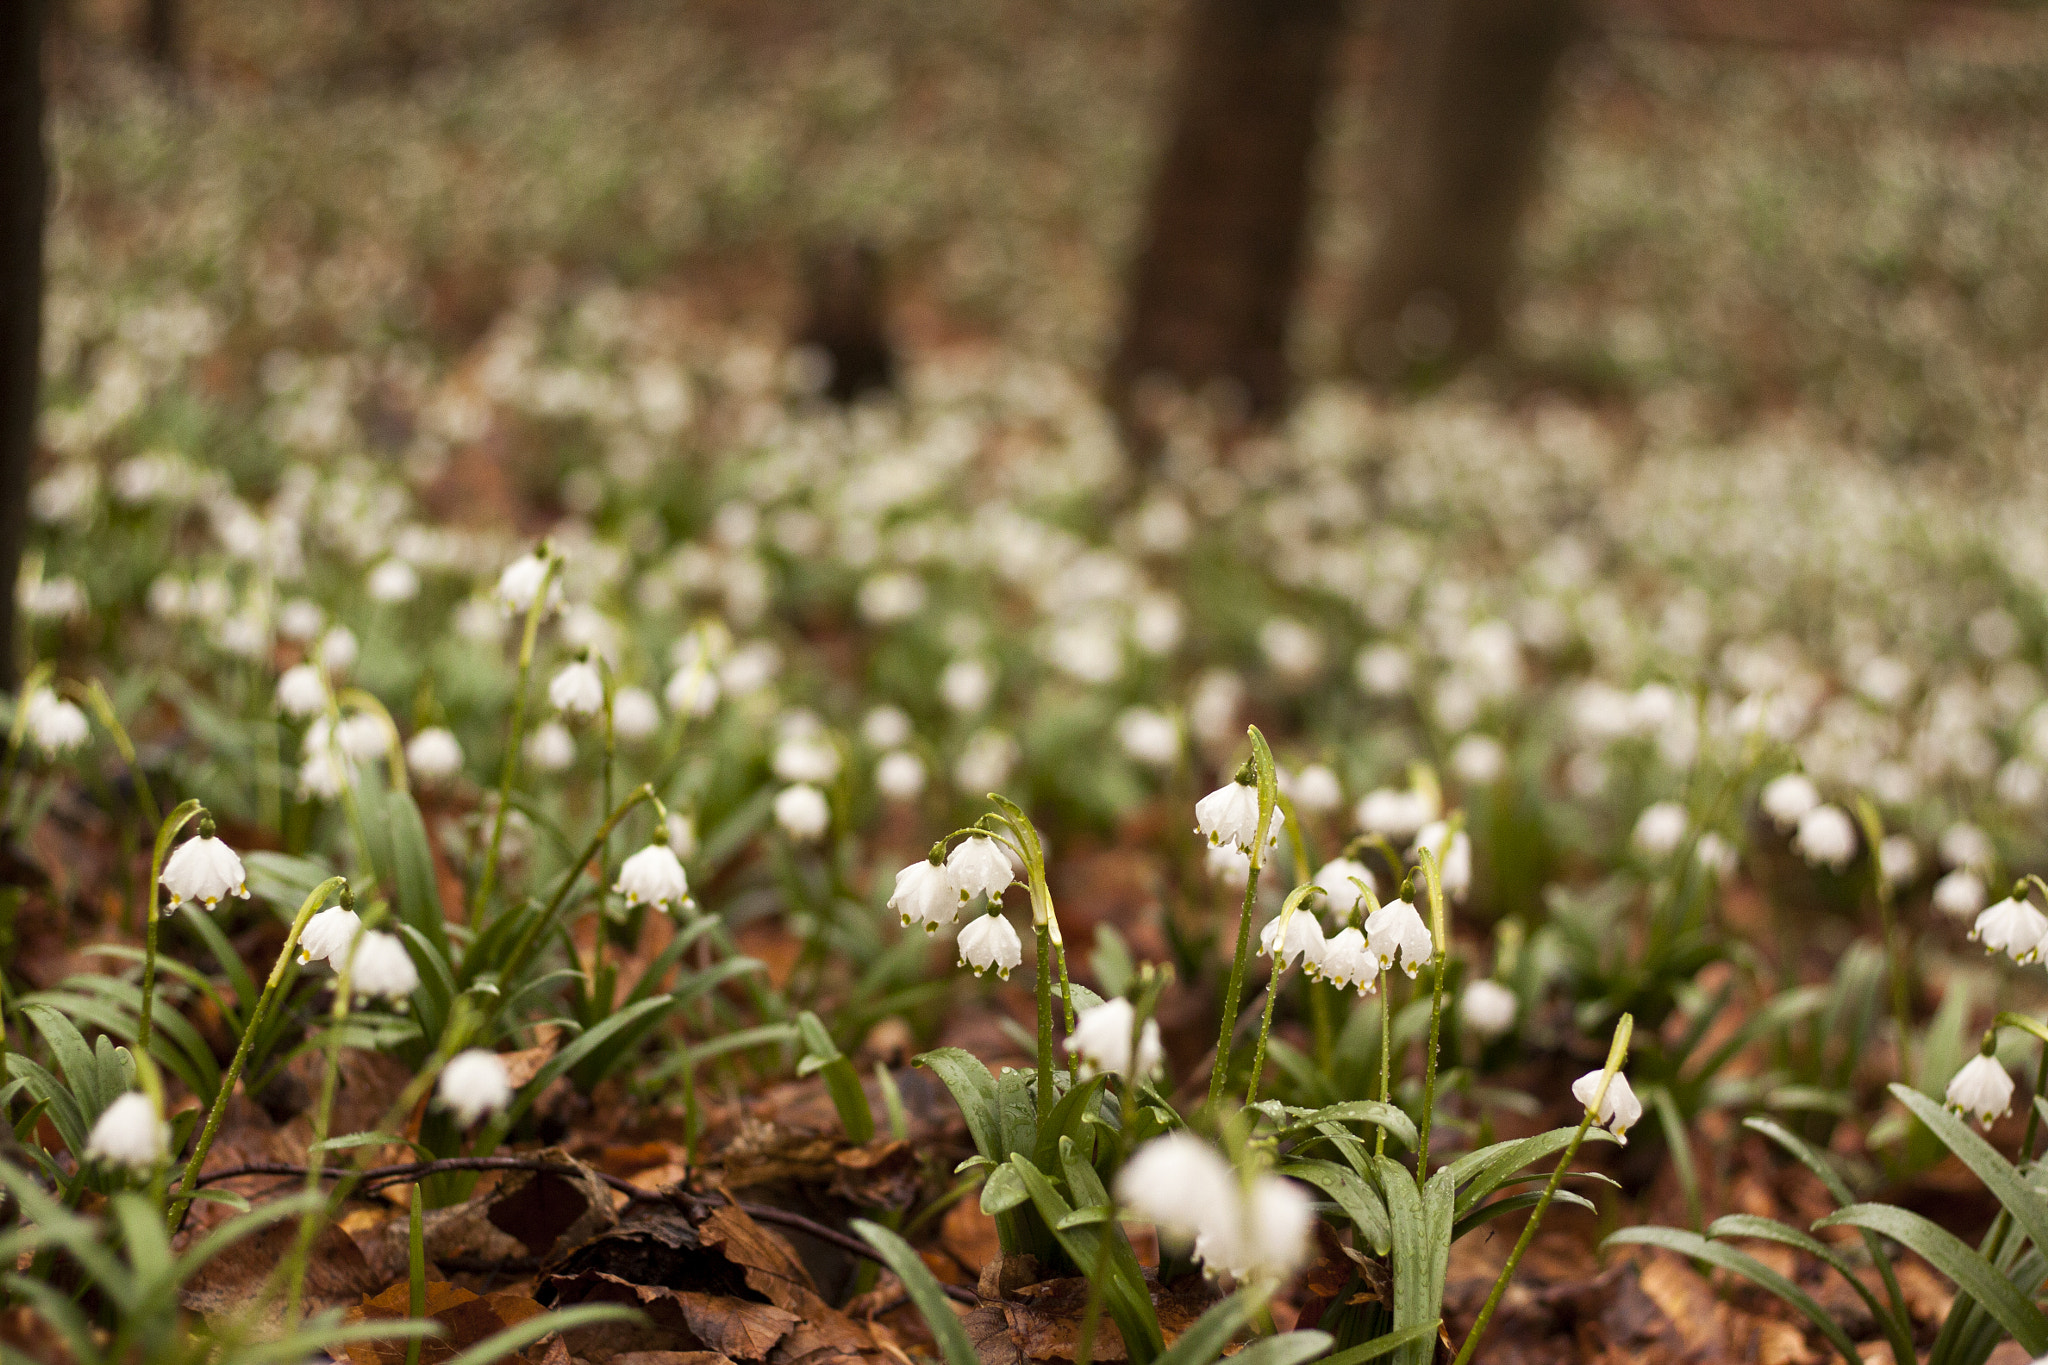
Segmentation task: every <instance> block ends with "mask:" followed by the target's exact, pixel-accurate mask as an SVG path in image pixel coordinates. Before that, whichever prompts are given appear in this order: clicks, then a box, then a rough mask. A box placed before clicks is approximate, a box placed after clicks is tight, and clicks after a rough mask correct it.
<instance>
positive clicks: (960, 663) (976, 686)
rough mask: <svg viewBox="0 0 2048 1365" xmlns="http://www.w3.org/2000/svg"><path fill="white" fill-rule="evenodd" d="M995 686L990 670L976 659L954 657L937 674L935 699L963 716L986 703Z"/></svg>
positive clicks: (968, 714) (994, 678) (969, 714)
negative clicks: (937, 697)
mask: <svg viewBox="0 0 2048 1365" xmlns="http://www.w3.org/2000/svg"><path fill="white" fill-rule="evenodd" d="M995 689H996V675H995V673H994V671H993V670H991V669H990V668H989V666H988V665H987V664H985V663H983V662H982V661H981V660H979V659H955V660H953V662H951V663H949V664H947V665H946V667H945V669H944V671H942V672H941V673H940V674H939V699H940V700H941V701H943V702H945V703H946V705H947V706H948V707H949V708H950V709H952V710H953V711H956V712H958V713H959V714H960V715H963V716H971V715H973V714H974V713H975V712H977V711H979V710H981V708H982V707H984V706H986V705H988V699H989V696H990V695H991V694H992V693H994V691H995Z"/></svg>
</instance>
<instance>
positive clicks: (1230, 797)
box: [1195, 781, 1278, 853]
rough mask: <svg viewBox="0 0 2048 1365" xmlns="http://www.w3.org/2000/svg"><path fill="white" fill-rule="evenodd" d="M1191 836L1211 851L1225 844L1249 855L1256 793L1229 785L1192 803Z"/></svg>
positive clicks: (1255, 825)
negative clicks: (1204, 843)
mask: <svg viewBox="0 0 2048 1365" xmlns="http://www.w3.org/2000/svg"><path fill="white" fill-rule="evenodd" d="M1274 823H1278V822H1277V821H1275V822H1274ZM1195 832H1196V833H1197V834H1199V835H1201V836H1202V837H1203V838H1204V839H1206V840H1208V841H1209V844H1210V845H1211V846H1212V847H1214V846H1216V845H1219V844H1228V845H1229V846H1231V847H1232V848H1236V849H1240V850H1242V851H1244V852H1246V853H1249V852H1251V848H1252V844H1253V842H1254V841H1255V840H1257V838H1258V837H1259V789H1258V788H1257V787H1255V786H1253V785H1251V784H1250V783H1249V782H1237V781H1231V782H1226V783H1224V784H1223V785H1222V786H1220V787H1218V788H1217V789H1216V790H1215V791H1212V792H1210V793H1209V794H1208V795H1207V796H1205V797H1203V798H1202V799H1201V800H1199V801H1197V802H1196V803H1195Z"/></svg>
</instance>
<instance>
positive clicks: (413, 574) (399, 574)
mask: <svg viewBox="0 0 2048 1365" xmlns="http://www.w3.org/2000/svg"><path fill="white" fill-rule="evenodd" d="M363 591H364V592H366V593H368V594H369V596H370V600H371V601H372V602H386V603H393V602H410V601H412V599H413V598H415V597H418V596H419V595H420V571H419V570H418V569H415V568H414V567H413V566H412V565H410V564H408V563H406V562H405V561H404V560H402V559H387V560H385V561H384V562H383V563H381V564H379V565H378V566H377V567H376V568H374V569H372V570H370V576H369V577H368V578H366V579H364V580H363Z"/></svg>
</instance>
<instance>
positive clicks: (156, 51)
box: [136, 0, 185, 72]
mask: <svg viewBox="0 0 2048 1365" xmlns="http://www.w3.org/2000/svg"><path fill="white" fill-rule="evenodd" d="M136 40H137V42H138V43H139V44H140V45H141V47H142V55H143V56H145V57H147V58H149V60H151V61H152V62H155V63H156V64H157V65H158V66H160V67H162V68H163V69H164V70H166V71H172V72H176V71H181V70H183V69H184V65H185V44H184V33H183V31H182V29H181V27H180V25H179V23H178V0H142V22H141V25H140V26H139V31H138V32H137V34H136Z"/></svg>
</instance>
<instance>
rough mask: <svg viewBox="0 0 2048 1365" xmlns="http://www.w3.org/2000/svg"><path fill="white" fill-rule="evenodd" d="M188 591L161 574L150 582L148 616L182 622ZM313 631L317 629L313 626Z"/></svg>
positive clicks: (187, 607) (176, 580)
mask: <svg viewBox="0 0 2048 1365" xmlns="http://www.w3.org/2000/svg"><path fill="white" fill-rule="evenodd" d="M190 603H191V596H190V589H189V587H188V586H187V585H186V583H185V580H184V579H182V578H180V577H178V576H177V575H176V574H173V573H161V574H158V575H157V576H156V577H155V578H153V579H151V580H150V584H149V614H150V615H152V616H154V617H156V618H157V619H158V620H160V621H182V620H184V619H185V617H186V616H187V615H188V614H190V610H191V606H190ZM314 629H315V630H318V629H319V627H318V626H315V627H314Z"/></svg>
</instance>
